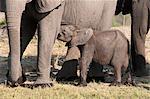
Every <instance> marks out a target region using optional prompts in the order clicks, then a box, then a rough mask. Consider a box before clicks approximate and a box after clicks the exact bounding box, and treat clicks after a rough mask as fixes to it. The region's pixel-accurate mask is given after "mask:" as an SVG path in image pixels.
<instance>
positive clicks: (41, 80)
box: [35, 5, 64, 87]
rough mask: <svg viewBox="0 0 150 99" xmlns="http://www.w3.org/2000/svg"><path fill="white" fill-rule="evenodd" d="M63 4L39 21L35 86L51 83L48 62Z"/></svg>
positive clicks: (49, 61)
mask: <svg viewBox="0 0 150 99" xmlns="http://www.w3.org/2000/svg"><path fill="white" fill-rule="evenodd" d="M63 8H64V5H61V6H60V7H59V8H58V9H54V10H53V11H52V12H50V13H49V14H48V15H47V16H45V17H44V18H43V19H42V20H40V21H39V27H38V28H39V29H38V32H39V39H38V40H39V41H38V78H37V80H36V82H35V87H37V86H42V85H48V86H49V87H50V85H51V79H50V63H51V54H52V48H53V44H54V41H55V39H56V35H57V32H58V29H59V27H60V26H59V25H60V23H61V18H62V13H63Z"/></svg>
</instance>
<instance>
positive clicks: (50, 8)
mask: <svg viewBox="0 0 150 99" xmlns="http://www.w3.org/2000/svg"><path fill="white" fill-rule="evenodd" d="M1 2H2V3H5V5H6V7H5V8H6V9H5V12H6V21H7V25H8V36H9V48H10V53H9V58H8V67H9V74H8V81H9V82H10V84H11V85H12V86H16V85H18V84H21V83H23V82H24V76H23V74H22V67H21V63H20V59H21V58H20V57H22V54H23V52H24V50H25V48H26V47H27V45H28V43H29V42H30V40H31V39H32V37H33V35H34V34H35V31H36V28H38V35H39V39H38V66H37V67H38V70H37V72H38V78H37V80H36V81H35V86H39V85H42V86H43V85H46V86H47V85H48V86H50V84H51V81H50V79H49V72H50V64H49V63H50V58H51V57H50V55H49V54H47V53H50V54H51V52H52V47H53V44H54V40H55V38H56V36H57V33H58V31H59V27H60V23H61V18H62V13H63V10H64V0H1ZM28 6H30V7H28ZM20 45H21V47H20ZM20 50H21V51H20Z"/></svg>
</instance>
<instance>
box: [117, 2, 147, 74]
mask: <svg viewBox="0 0 150 99" xmlns="http://www.w3.org/2000/svg"><path fill="white" fill-rule="evenodd" d="M118 2H120V3H118V5H117V7H118V8H120V9H117V10H116V15H117V14H119V13H120V12H122V13H123V14H128V13H130V14H131V19H132V23H131V54H132V65H133V71H134V74H135V75H136V76H147V75H150V74H149V73H150V72H149V71H148V70H147V68H146V59H145V38H146V34H147V33H148V31H149V27H150V0H119V1H118ZM122 2H124V4H122Z"/></svg>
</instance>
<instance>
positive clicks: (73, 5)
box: [63, 0, 116, 30]
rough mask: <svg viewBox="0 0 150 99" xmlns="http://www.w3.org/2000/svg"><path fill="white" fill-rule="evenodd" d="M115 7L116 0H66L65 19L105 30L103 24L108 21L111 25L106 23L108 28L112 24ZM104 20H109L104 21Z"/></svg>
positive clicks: (75, 23)
mask: <svg viewBox="0 0 150 99" xmlns="http://www.w3.org/2000/svg"><path fill="white" fill-rule="evenodd" d="M115 8H116V1H115V0H114V1H111V0H110V1H109V2H108V1H106V0H66V6H65V11H64V15H63V21H65V22H66V23H69V24H73V25H76V26H79V27H87V28H88V27H91V28H93V29H97V30H103V29H102V28H103V25H104V24H105V23H108V24H109V25H104V27H105V26H106V28H107V29H108V28H110V26H111V23H112V17H113V15H114V12H115ZM108 13H109V15H108ZM106 15H107V16H106ZM108 16H109V17H108ZM104 20H105V21H106V20H107V22H105V23H104V22H103V21H104Z"/></svg>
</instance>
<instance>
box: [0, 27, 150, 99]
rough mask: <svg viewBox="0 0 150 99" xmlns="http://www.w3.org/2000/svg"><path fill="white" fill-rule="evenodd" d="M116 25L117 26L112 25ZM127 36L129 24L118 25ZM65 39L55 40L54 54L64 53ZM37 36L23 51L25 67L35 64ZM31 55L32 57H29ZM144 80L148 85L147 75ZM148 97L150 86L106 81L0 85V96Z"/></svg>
mask: <svg viewBox="0 0 150 99" xmlns="http://www.w3.org/2000/svg"><path fill="white" fill-rule="evenodd" d="M115 28H117V29H118V27H115ZM119 29H120V30H121V31H123V32H124V33H125V35H126V36H127V37H128V38H130V34H129V33H130V29H129V27H119ZM0 38H1V39H0V72H1V73H0V75H2V76H3V77H5V74H6V70H7V55H8V52H9V49H8V39H7V35H3V36H1V37H0ZM64 45H65V43H63V42H59V41H56V43H55V46H54V49H53V56H57V55H60V56H63V55H65V54H66V47H64ZM36 55H37V40H36V39H35V38H34V39H33V40H32V41H31V43H30V45H29V46H28V48H27V50H26V51H25V53H24V59H23V65H24V66H25V69H26V68H31V69H33V68H35V67H36V57H35V56H36ZM31 56H32V57H31ZM146 59H147V62H149V63H150V34H149V35H147V39H146ZM2 76H0V77H2ZM147 80H148V81H147V82H146V83H147V84H144V86H148V87H149V88H150V83H149V79H148V78H147ZM12 98H13V99H150V90H147V89H145V88H142V87H127V86H121V87H109V86H108V84H107V83H105V84H104V83H89V84H88V86H87V87H84V88H83V87H77V86H74V85H71V84H58V83H57V82H55V81H54V87H52V88H45V89H41V88H36V89H33V90H31V89H27V88H22V87H17V88H8V87H5V86H4V85H0V99H12Z"/></svg>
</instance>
